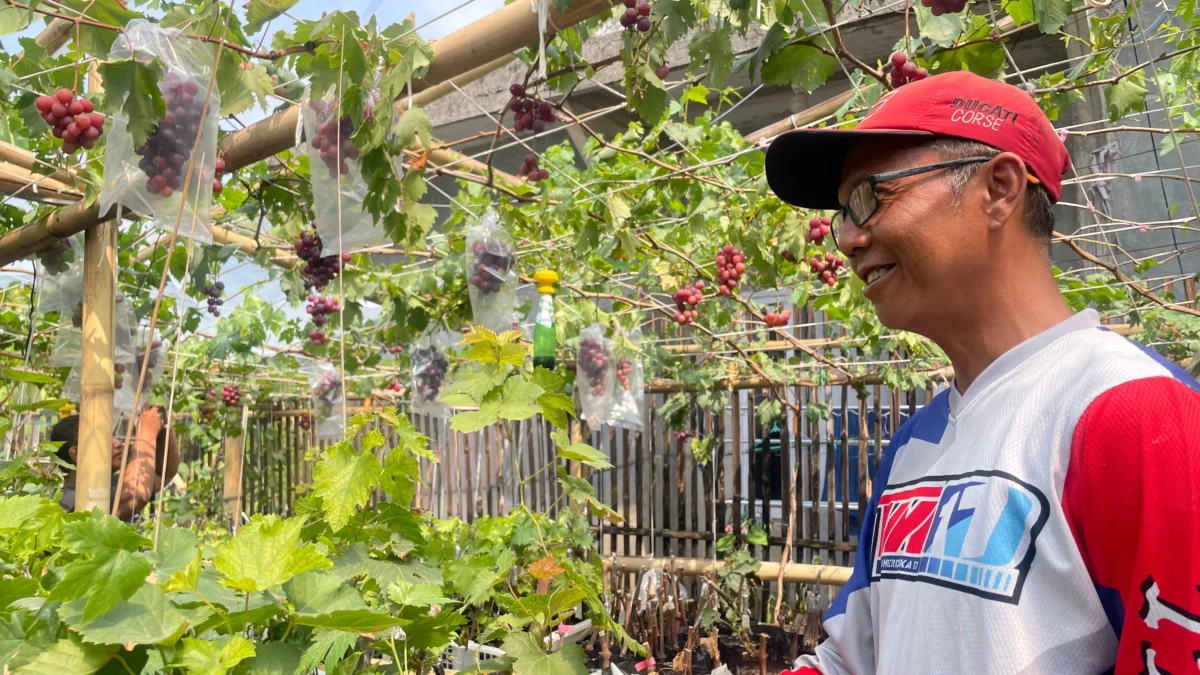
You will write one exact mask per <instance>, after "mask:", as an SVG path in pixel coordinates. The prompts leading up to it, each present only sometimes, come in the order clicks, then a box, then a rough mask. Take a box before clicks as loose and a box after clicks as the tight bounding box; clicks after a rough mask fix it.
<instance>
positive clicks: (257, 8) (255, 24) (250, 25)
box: [245, 0, 299, 35]
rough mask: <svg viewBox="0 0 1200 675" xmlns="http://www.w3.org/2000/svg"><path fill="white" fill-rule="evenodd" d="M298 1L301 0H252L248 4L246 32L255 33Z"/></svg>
mask: <svg viewBox="0 0 1200 675" xmlns="http://www.w3.org/2000/svg"><path fill="white" fill-rule="evenodd" d="M297 2H299V0H250V2H249V3H247V5H246V26H245V31H246V33H247V34H248V35H254V34H255V33H257V32H258V31H260V30H262V27H263V26H265V25H266V24H267V23H268V22H270V21H273V20H275V19H276V18H278V17H280V16H282V15H283V13H284V12H286V11H288V10H289V9H291V8H292V7H293V6H295V4H296V3H297Z"/></svg>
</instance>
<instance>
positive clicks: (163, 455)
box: [50, 405, 179, 521]
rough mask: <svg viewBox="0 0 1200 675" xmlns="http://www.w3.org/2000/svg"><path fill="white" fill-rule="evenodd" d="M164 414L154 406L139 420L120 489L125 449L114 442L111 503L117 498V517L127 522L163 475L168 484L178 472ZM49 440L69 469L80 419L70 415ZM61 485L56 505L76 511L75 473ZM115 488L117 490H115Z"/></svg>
mask: <svg viewBox="0 0 1200 675" xmlns="http://www.w3.org/2000/svg"><path fill="white" fill-rule="evenodd" d="M163 417H164V412H163V411H162V409H161V408H159V407H155V406H149V405H148V406H146V407H145V408H143V409H142V414H141V415H140V416H138V421H137V426H136V427H135V436H134V439H133V441H132V442H131V443H130V447H129V458H128V461H127V463H126V466H125V477H124V480H123V482H122V483H121V485H120V486H118V485H117V477H118V475H119V473H120V471H121V456H122V454H124V452H125V445H124V443H122V442H121V441H119V440H118V439H115V438H114V441H113V447H112V484H111V489H112V492H111V495H110V499H113V498H116V496H117V495H118V494H119V495H120V507H119V508H118V510H117V515H118V516H120V518H121V520H124V521H130V520H132V519H133V518H134V516H135V515H136V514H138V513H140V512H141V510H142V507H143V506H145V505H146V504H147V503H148V502H149V501H150V499H151V498H152V497H153V496H154V494H155V493H156V492H157V491H158V486H159V485H160V481H162V480H163V471H164V470H165V471H166V480H167V481H170V480H171V479H172V478H174V477H175V474H176V473H178V471H179V448H178V444H177V443H176V439H175V433H174V432H171V431H169V430H168V429H167V426H166V424H165V422H164V421H163ZM50 440H51V441H56V442H60V443H61V444H62V445H60V446H59V449H58V452H57V454H58V458H59V459H61V460H62V461H64V462H67V463H69V464H71V465H75V464H76V463H77V462H78V456H79V455H78V453H79V416H78V415H71V416H70V417H67V418H64V419H62V420H60V421H59V422H58V424H55V425H54V428H53V429H51V430H50ZM65 473H66V477H65V480H64V481H63V496H62V499H61V500H59V504H61V505H62V507H63V508H64V509H66V510H68V511H74V510H75V480H76V472H75V471H70V470H68V471H66V472H65ZM118 487H119V488H120V489H119V490H118Z"/></svg>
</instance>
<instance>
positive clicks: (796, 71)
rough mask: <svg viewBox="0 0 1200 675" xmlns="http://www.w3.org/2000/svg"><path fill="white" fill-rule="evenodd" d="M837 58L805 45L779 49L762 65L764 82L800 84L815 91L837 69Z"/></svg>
mask: <svg viewBox="0 0 1200 675" xmlns="http://www.w3.org/2000/svg"><path fill="white" fill-rule="evenodd" d="M837 63H838V62H837V59H836V58H834V57H832V56H829V55H827V54H825V53H824V52H821V51H820V50H817V49H814V48H813V47H809V46H807V45H790V46H788V47H784V48H783V49H781V50H779V52H778V53H776V54H775V55H774V56H772V57H771V58H770V59H769V60H768V61H767V62H766V63H764V64H763V67H762V80H763V82H764V83H766V84H783V85H796V84H798V85H800V86H802V87H804V88H805V89H806V90H808V91H810V92H811V91H815V90H816V89H817V88H818V87H820V86H821V85H822V84H825V80H827V79H829V76H830V75H832V74H833V72H834V71H835V70H837V67H838V65H837Z"/></svg>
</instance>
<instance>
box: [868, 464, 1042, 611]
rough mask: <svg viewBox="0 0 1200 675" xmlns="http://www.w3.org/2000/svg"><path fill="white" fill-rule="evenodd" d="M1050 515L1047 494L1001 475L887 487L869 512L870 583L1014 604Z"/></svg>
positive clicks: (932, 478)
mask: <svg viewBox="0 0 1200 675" xmlns="http://www.w3.org/2000/svg"><path fill="white" fill-rule="evenodd" d="M1049 515H1050V514H1049V502H1047V501H1046V497H1045V495H1043V494H1042V493H1041V492H1040V491H1039V490H1038V489H1037V488H1035V487H1033V486H1032V485H1029V484H1028V483H1025V482H1024V481H1021V480H1018V479H1017V478H1015V477H1013V476H1011V475H1009V474H1007V473H1003V472H1000V471H978V472H975V473H969V474H964V475H961V476H929V477H927V478H922V479H921V480H919V481H914V482H911V483H903V484H900V485H892V486H889V487H888V489H887V490H885V491H884V492H883V494H882V495H880V497H879V504H878V506H877V507H876V510H875V527H874V533H873V539H872V543H871V553H872V557H871V578H872V579H907V580H910V581H921V582H925V583H931V584H936V585H938V586H945V587H947V588H953V589H956V590H961V591H965V592H967V593H971V594H973V595H978V596H981V597H984V598H989V599H992V600H1000V601H1002V602H1008V603H1012V604H1017V602H1019V601H1020V599H1021V587H1022V586H1023V585H1024V583H1025V576H1026V575H1027V574H1028V573H1029V567H1030V566H1031V565H1032V564H1033V556H1034V551H1035V549H1034V542H1035V540H1036V539H1037V536H1038V533H1039V532H1040V531H1041V529H1042V526H1043V525H1045V524H1046V520H1047V518H1049Z"/></svg>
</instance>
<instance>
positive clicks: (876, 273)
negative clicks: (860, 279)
mask: <svg viewBox="0 0 1200 675" xmlns="http://www.w3.org/2000/svg"><path fill="white" fill-rule="evenodd" d="M890 269H892V268H891V267H876V268H875V269H873V270H871V271H870V273H868V274H867V284H873V283H875V282H876V281H878V280H879V278H880V277H882V276H883V275H885V274H887V273H888V270H890Z"/></svg>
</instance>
